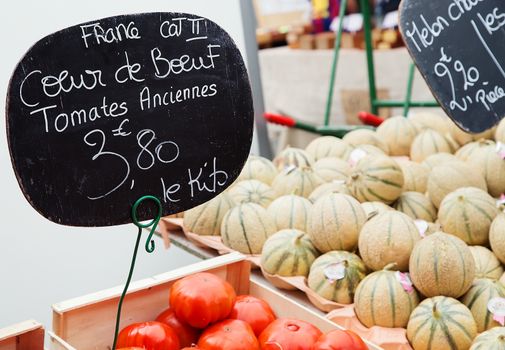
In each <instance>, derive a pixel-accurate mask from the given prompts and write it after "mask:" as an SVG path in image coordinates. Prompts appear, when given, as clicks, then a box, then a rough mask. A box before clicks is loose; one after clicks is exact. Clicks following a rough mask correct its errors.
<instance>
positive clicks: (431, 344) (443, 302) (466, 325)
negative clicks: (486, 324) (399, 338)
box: [407, 296, 477, 350]
mask: <svg viewBox="0 0 505 350" xmlns="http://www.w3.org/2000/svg"><path fill="white" fill-rule="evenodd" d="M476 335H477V325H476V324H475V320H474V319H473V316H472V313H471V312H470V310H468V308H467V307H466V306H465V305H463V304H462V303H460V302H459V301H457V300H456V299H454V298H448V297H445V296H437V297H434V298H429V299H425V300H424V301H422V302H421V304H419V306H418V307H416V308H415V309H414V311H413V312H412V315H410V320H409V323H408V325H407V338H408V340H409V342H410V344H411V345H412V347H413V348H414V350H448V349H451V350H467V349H468V348H469V347H470V345H471V344H472V341H473V339H474V338H475V337H476Z"/></svg>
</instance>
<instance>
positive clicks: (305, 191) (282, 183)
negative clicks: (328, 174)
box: [272, 167, 324, 197]
mask: <svg viewBox="0 0 505 350" xmlns="http://www.w3.org/2000/svg"><path fill="white" fill-rule="evenodd" d="M323 183H324V181H323V179H321V178H320V177H319V176H318V175H317V174H316V173H314V171H313V170H312V168H307V167H305V168H294V167H292V168H286V169H284V170H283V171H281V172H280V173H279V175H277V176H276V177H275V179H274V182H273V183H272V189H273V190H274V191H275V192H276V193H277V195H278V196H283V195H287V194H297V195H299V196H302V197H308V196H309V195H310V194H311V193H312V191H314V190H315V189H316V188H317V187H318V186H319V185H321V184H323Z"/></svg>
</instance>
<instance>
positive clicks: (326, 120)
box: [324, 0, 347, 126]
mask: <svg viewBox="0 0 505 350" xmlns="http://www.w3.org/2000/svg"><path fill="white" fill-rule="evenodd" d="M346 8H347V0H342V2H341V3H340V13H339V16H338V18H339V23H338V31H337V37H336V38H335V49H334V51H333V62H332V64H331V75H330V88H329V90H328V99H327V100H326V111H325V113H324V125H326V126H327V125H329V124H330V114H331V106H332V103H333V93H334V89H335V77H336V75H337V65H338V56H339V53H340V44H341V43H342V30H343V25H344V16H345V10H346Z"/></svg>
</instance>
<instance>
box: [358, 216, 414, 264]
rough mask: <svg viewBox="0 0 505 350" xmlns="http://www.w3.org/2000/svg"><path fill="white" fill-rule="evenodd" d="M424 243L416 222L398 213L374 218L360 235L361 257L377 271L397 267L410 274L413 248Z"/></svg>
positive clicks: (364, 226)
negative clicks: (391, 265) (390, 265)
mask: <svg viewBox="0 0 505 350" xmlns="http://www.w3.org/2000/svg"><path fill="white" fill-rule="evenodd" d="M420 239H421V236H420V235H419V230H418V229H417V227H416V225H415V224H414V221H413V220H412V219H411V218H410V217H408V216H407V215H405V214H403V213H400V212H398V211H394V210H391V211H386V212H384V213H382V214H379V215H377V216H374V217H372V218H371V219H370V220H368V221H367V222H366V223H365V224H364V225H363V228H362V229H361V232H360V234H359V253H360V255H361V258H362V259H363V261H364V262H365V264H366V266H367V267H368V268H369V269H371V270H374V271H378V270H382V269H383V268H384V267H385V266H387V265H389V264H391V263H395V270H400V271H408V269H409V258H410V254H411V253H412V249H414V245H415V244H416V243H417V241H419V240H420Z"/></svg>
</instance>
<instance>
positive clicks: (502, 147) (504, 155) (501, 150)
mask: <svg viewBox="0 0 505 350" xmlns="http://www.w3.org/2000/svg"><path fill="white" fill-rule="evenodd" d="M496 153H498V155H499V156H500V157H501V159H505V144H503V143H501V142H497V143H496Z"/></svg>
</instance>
